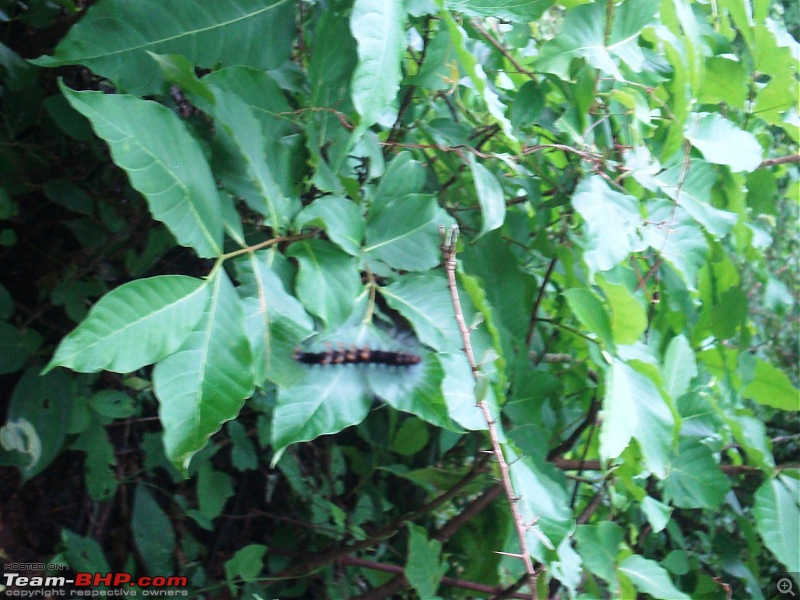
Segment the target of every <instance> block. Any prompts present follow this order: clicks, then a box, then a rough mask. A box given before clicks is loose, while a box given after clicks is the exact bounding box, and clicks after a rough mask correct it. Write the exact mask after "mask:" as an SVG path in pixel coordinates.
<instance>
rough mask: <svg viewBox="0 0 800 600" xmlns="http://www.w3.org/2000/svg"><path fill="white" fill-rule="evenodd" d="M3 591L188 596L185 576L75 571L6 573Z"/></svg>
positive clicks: (10, 593)
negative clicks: (57, 573) (70, 574)
mask: <svg viewBox="0 0 800 600" xmlns="http://www.w3.org/2000/svg"><path fill="white" fill-rule="evenodd" d="M2 576H3V585H2V586H0V588H4V589H3V593H4V594H5V595H6V596H7V597H8V596H11V597H18V598H35V597H43V598H45V597H46V598H57V597H65V598H76V597H93V598H99V597H103V596H132V597H138V596H155V597H159V596H160V597H165V596H166V597H171V596H188V592H187V590H186V589H185V588H186V586H187V580H186V577H179V576H171V577H161V576H158V577H146V576H142V577H133V576H132V575H131V574H130V573H125V572H118V573H76V574H75V577H69V578H68V577H65V576H63V575H47V576H28V575H22V574H20V573H3V574H2Z"/></svg>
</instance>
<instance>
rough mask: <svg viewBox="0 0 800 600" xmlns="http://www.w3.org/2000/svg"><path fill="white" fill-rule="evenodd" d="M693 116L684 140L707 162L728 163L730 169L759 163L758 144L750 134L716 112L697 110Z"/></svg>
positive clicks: (751, 168) (754, 167) (759, 150)
mask: <svg viewBox="0 0 800 600" xmlns="http://www.w3.org/2000/svg"><path fill="white" fill-rule="evenodd" d="M695 119H696V120H695V122H694V123H693V124H691V125H687V129H686V139H687V140H689V142H691V144H692V145H693V146H695V147H696V148H697V149H699V150H700V152H702V153H703V156H704V157H705V159H706V160H707V161H708V162H712V163H716V164H720V165H728V166H729V167H730V168H731V170H732V171H754V170H755V169H756V168H757V167H758V165H759V164H760V163H761V156H762V151H761V146H760V145H759V143H758V140H757V139H756V137H755V136H754V135H753V134H752V133H749V132H747V131H742V130H741V129H739V128H738V127H737V126H736V125H734V124H733V123H731V122H730V121H728V120H727V119H726V118H725V117H723V116H722V115H718V114H707V113H699V114H698V115H696V117H695Z"/></svg>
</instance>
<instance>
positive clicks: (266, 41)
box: [34, 0, 295, 94]
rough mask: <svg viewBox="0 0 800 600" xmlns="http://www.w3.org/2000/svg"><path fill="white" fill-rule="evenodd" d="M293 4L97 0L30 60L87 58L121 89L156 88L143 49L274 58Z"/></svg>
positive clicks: (208, 58)
mask: <svg viewBox="0 0 800 600" xmlns="http://www.w3.org/2000/svg"><path fill="white" fill-rule="evenodd" d="M294 10H295V7H294V4H293V3H292V2H290V1H289V0H266V1H265V0H236V1H234V0H220V1H218V2H211V3H207V4H204V5H203V6H202V7H199V6H198V5H197V3H196V2H194V0H148V1H147V2H146V3H145V4H140V3H135V2H127V0H101V1H100V2H97V3H95V4H94V5H93V6H92V7H90V8H89V10H88V11H87V13H86V15H85V16H84V17H83V19H81V20H80V21H79V22H78V23H77V24H76V25H75V26H74V27H73V28H72V29H70V31H69V33H68V34H67V36H66V37H65V38H64V40H63V41H62V42H61V43H60V44H59V45H58V46H57V47H56V51H55V53H54V55H53V56H52V57H50V56H43V57H41V58H39V59H37V60H36V61H34V62H35V64H38V65H40V66H44V67H57V66H61V65H68V64H81V65H86V66H87V67H89V68H90V69H92V71H94V72H96V73H98V74H100V75H103V76H105V77H107V78H109V79H111V80H112V81H113V82H114V83H115V84H116V85H117V86H118V87H119V88H121V89H122V90H123V91H127V92H131V93H137V94H147V93H153V92H156V91H159V89H160V84H161V81H162V80H161V78H160V76H159V75H160V74H159V72H158V70H157V69H154V68H153V62H152V59H151V58H150V57H149V56H148V55H147V52H148V51H149V52H154V53H156V54H181V55H183V56H185V57H186V58H188V59H189V60H190V61H191V62H192V63H194V64H197V65H202V66H204V67H214V66H217V65H219V64H223V65H230V64H237V65H247V66H250V67H253V68H256V69H262V70H265V69H274V68H276V67H278V66H280V65H281V64H282V63H283V62H284V61H285V60H286V59H288V58H289V54H290V53H291V50H292V37H293V34H294Z"/></svg>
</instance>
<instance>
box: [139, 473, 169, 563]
mask: <svg viewBox="0 0 800 600" xmlns="http://www.w3.org/2000/svg"><path fill="white" fill-rule="evenodd" d="M131 530H132V532H133V539H134V540H135V542H136V547H137V548H138V550H139V553H140V555H141V556H142V560H143V561H144V564H145V566H146V567H147V572H148V573H149V574H151V575H156V574H158V573H167V572H170V571H172V569H173V568H174V566H173V565H174V560H173V553H174V552H175V531H174V530H173V528H172V522H171V521H170V519H169V517H168V516H167V514H166V513H165V512H164V510H163V509H162V508H161V507H160V506H159V505H158V503H157V502H156V501H155V500H154V499H153V497H152V496H151V495H150V492H149V491H147V487H146V485H145V484H144V483H139V484H138V485H137V486H136V492H135V493H134V498H133V514H132V515H131Z"/></svg>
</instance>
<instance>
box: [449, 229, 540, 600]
mask: <svg viewBox="0 0 800 600" xmlns="http://www.w3.org/2000/svg"><path fill="white" fill-rule="evenodd" d="M439 235H440V238H441V242H442V246H441V249H442V255H443V256H444V266H445V273H446V274H447V287H448V289H449V290H450V299H451V300H452V302H453V310H454V312H455V318H456V322H457V323H458V329H459V331H460V332H461V340H462V341H463V343H464V353H465V354H466V355H467V360H468V361H469V366H470V368H471V369H472V375H473V377H474V378H475V381H476V382H477V381H478V378H479V375H480V370H479V368H478V364H477V362H476V361H475V354H474V353H473V351H472V343H471V342H470V337H469V329H468V328H467V324H466V322H465V321H464V312H463V311H462V309H461V300H460V299H459V297H458V287H457V284H456V242H457V241H458V227H453V228H452V229H451V230H450V231H445V228H444V227H439ZM478 407H479V408H480V409H481V411H482V412H483V417H484V419H485V420H486V425H487V427H488V429H489V439H490V440H491V442H492V451H493V453H494V456H495V459H496V460H497V465H498V467H499V468H500V478H501V480H502V483H503V490H504V491H505V494H506V499H507V500H508V504H509V508H510V509H511V515H512V517H513V521H514V529H515V530H516V532H517V540H518V542H519V548H520V554H521V558H522V561H523V563H524V564H525V572H526V573H527V576H528V586H529V588H530V592H531V598H532V599H533V600H537V598H538V594H537V591H536V577H537V573H536V569H534V567H533V562H532V561H531V553H530V551H529V550H528V539H527V535H526V529H527V527H526V526H525V523H524V521H523V519H522V514H521V513H520V510H519V499H520V498H519V496H517V494H516V493H515V492H514V486H513V485H512V484H511V472H510V469H509V466H508V463H507V462H506V459H505V456H504V455H503V448H502V446H501V445H500V439H499V437H498V435H497V428H496V423H495V420H494V418H493V417H492V413H491V411H490V410H489V403H488V402H487V401H486V400H485V399H481V400H479V401H478Z"/></svg>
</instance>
